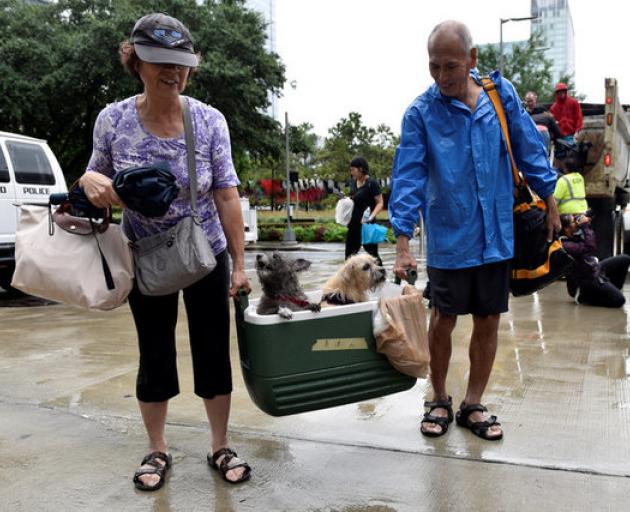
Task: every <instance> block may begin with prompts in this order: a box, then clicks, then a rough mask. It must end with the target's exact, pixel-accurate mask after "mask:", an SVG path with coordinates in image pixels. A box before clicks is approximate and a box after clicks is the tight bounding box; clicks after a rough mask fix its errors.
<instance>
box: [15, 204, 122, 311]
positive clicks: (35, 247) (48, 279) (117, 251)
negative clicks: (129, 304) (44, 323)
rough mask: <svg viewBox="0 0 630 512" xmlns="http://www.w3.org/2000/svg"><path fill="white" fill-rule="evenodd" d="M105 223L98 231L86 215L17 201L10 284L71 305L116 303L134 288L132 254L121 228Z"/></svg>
mask: <svg viewBox="0 0 630 512" xmlns="http://www.w3.org/2000/svg"><path fill="white" fill-rule="evenodd" d="M104 227H106V229H105V230H104V231H103V232H102V233H99V232H98V231H100V230H99V229H95V224H93V223H91V222H90V220H89V219H85V218H81V217H73V216H70V215H69V214H66V213H62V212H61V211H60V210H58V211H57V212H55V214H53V215H52V216H51V215H49V209H48V207H47V206H34V205H21V206H20V218H19V221H18V229H17V232H16V236H15V273H14V274H13V281H12V282H11V286H13V287H14V288H17V289H18V290H22V291H23V292H25V293H28V294H30V295H36V296H37V297H43V298H44V299H49V300H53V301H56V302H62V303H63V304H67V305H70V306H78V307H81V308H88V309H101V310H109V309H114V308H116V307H118V306H120V305H121V304H123V303H124V302H125V301H126V299H127V295H129V292H130V291H131V289H132V287H133V257H132V255H131V249H130V247H129V241H128V240H127V238H126V237H125V236H124V235H123V233H122V231H121V230H120V227H119V226H118V225H116V224H110V225H109V226H104Z"/></svg>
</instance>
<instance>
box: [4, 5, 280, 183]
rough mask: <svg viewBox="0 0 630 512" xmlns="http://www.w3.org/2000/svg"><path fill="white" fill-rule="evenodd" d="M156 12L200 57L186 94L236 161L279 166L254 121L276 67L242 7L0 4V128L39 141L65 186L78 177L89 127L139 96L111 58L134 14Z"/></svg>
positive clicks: (268, 124) (273, 139)
mask: <svg viewBox="0 0 630 512" xmlns="http://www.w3.org/2000/svg"><path fill="white" fill-rule="evenodd" d="M152 11H164V12H168V13H169V14H171V15H173V16H175V17H177V18H179V19H180V20H182V22H184V23H185V24H186V25H187V26H188V27H189V28H190V30H191V32H192V34H193V37H194V39H195V49H196V50H197V51H199V52H200V53H201V54H202V61H201V65H200V66H199V68H198V72H197V73H196V74H195V76H194V77H193V78H192V79H191V82H190V85H189V87H188V88H187V90H186V94H188V95H190V96H194V97H196V98H198V99H200V100H202V101H204V102H206V103H210V104H212V105H213V106H215V107H216V108H218V109H219V110H220V111H221V112H223V114H224V115H225V116H226V118H227V120H228V124H229V125H230V132H231V137H232V149H233V153H234V157H235V161H236V162H237V163H241V162H246V161H249V160H250V159H258V158H264V157H265V156H268V155H271V156H272V157H274V158H276V159H277V158H279V155H280V154H281V148H282V140H283V139H282V134H281V131H280V127H279V125H278V123H276V122H275V121H274V120H272V119H271V118H269V117H268V116H267V115H265V114H264V113H263V110H264V109H265V108H266V107H267V105H268V102H269V100H268V92H269V91H278V90H279V88H280V87H281V86H282V83H283V81H284V77H283V73H284V68H283V66H282V65H281V64H280V61H279V58H278V56H277V55H272V54H268V53H267V52H266V51H265V48H264V43H265V32H264V23H263V20H262V18H261V16H260V15H258V14H256V13H254V12H252V11H249V10H247V9H245V8H244V2H243V1H242V0H231V1H223V2H214V1H207V2H202V3H197V2H196V1H195V0H170V1H165V0H117V1H115V2H114V1H111V0H59V2H54V3H50V4H46V5H33V4H30V3H27V2H23V1H21V0H0V26H2V27H3V30H4V33H5V34H10V37H4V38H2V40H1V41H0V76H2V80H1V81H0V118H1V119H2V129H3V130H7V131H13V132H18V133H24V134H27V135H32V136H35V137H40V138H44V139H47V140H48V141H49V142H50V144H51V146H52V148H53V151H54V152H55V153H56V155H57V156H58V158H59V159H60V161H61V165H62V168H63V169H64V172H65V173H66V176H67V178H68V179H69V180H72V179H74V178H76V177H77V176H78V175H80V174H81V173H82V172H83V169H84V167H85V165H86V163H87V160H88V158H89V156H90V154H91V149H92V128H93V125H94V121H95V119H96V116H97V115H98V113H99V111H100V110H101V109H102V108H103V107H104V106H105V105H106V104H107V103H110V102H113V101H117V100H120V99H123V98H125V97H128V96H130V95H132V94H135V93H138V92H140V91H141V84H139V83H138V82H137V81H135V80H134V79H132V78H131V77H129V76H127V75H126V74H125V73H124V71H123V69H122V66H121V65H120V63H119V60H118V51H117V50H118V45H119V43H120V42H121V41H123V40H125V39H127V38H128V37H129V33H130V31H131V28H132V27H133V24H134V22H135V20H136V19H137V18H139V17H140V16H142V15H144V14H146V13H148V12H152Z"/></svg>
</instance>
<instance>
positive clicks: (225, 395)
mask: <svg viewBox="0 0 630 512" xmlns="http://www.w3.org/2000/svg"><path fill="white" fill-rule="evenodd" d="M229 282H230V273H229V258H228V255H227V251H224V252H222V253H221V254H219V255H218V256H217V266H216V268H215V269H214V270H213V271H212V272H211V273H210V274H209V275H207V276H206V277H204V278H203V279H202V280H200V281H198V282H197V283H195V284H193V285H192V286H189V287H188V288H186V289H185V290H184V303H185V305H186V313H187V315H188V332H189V335H190V350H191V354H192V359H193V371H194V378H195V393H196V394H197V395H199V396H200V397H202V398H203V403H204V406H205V408H206V415H207V416H208V423H209V424H210V431H211V434H212V439H211V442H210V451H211V453H216V452H217V451H218V450H220V449H221V448H225V447H227V445H228V442H229V439H228V421H229V418H230V404H231V396H232V395H231V393H232V370H231V365H230V304H229V298H228V289H229ZM218 462H220V460H219V461H218ZM244 471H245V469H244V468H237V469H234V470H232V471H228V473H227V475H226V476H227V478H228V479H230V480H235V481H236V480H239V479H240V477H241V475H242V474H243V472H244Z"/></svg>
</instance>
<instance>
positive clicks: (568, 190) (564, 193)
mask: <svg viewBox="0 0 630 512" xmlns="http://www.w3.org/2000/svg"><path fill="white" fill-rule="evenodd" d="M557 163H558V168H559V170H560V172H561V173H562V175H561V176H559V177H558V181H557V182H556V190H555V191H554V193H553V195H554V197H555V198H556V202H557V203H558V210H560V215H564V214H567V213H572V214H579V213H585V212H586V211H587V210H588V203H587V202H586V189H585V186H584V176H582V174H581V172H582V166H581V165H580V162H579V159H578V158H577V157H574V155H570V156H568V157H567V158H566V159H565V160H563V161H560V162H557Z"/></svg>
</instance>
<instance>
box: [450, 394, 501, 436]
mask: <svg viewBox="0 0 630 512" xmlns="http://www.w3.org/2000/svg"><path fill="white" fill-rule="evenodd" d="M475 411H479V412H488V409H486V408H485V407H484V406H483V405H481V404H470V405H466V404H465V403H464V402H462V404H461V405H460V406H459V411H457V416H456V418H455V419H456V420H457V424H458V425H459V426H460V427H464V428H467V429H468V430H470V431H471V432H472V433H473V434H475V435H476V436H478V437H480V438H481V439H485V440H486V441H498V440H499V439H502V438H503V430H501V433H500V434H498V435H496V436H490V435H488V430H489V429H490V427H500V426H501V423H499V422H498V421H497V417H496V416H490V418H488V419H487V420H485V421H470V415H471V414H472V413H473V412H475Z"/></svg>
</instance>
